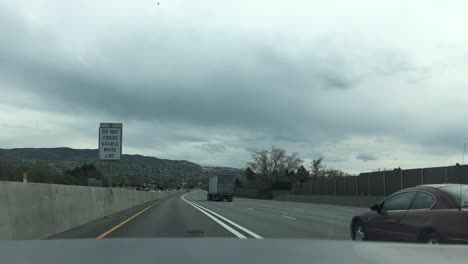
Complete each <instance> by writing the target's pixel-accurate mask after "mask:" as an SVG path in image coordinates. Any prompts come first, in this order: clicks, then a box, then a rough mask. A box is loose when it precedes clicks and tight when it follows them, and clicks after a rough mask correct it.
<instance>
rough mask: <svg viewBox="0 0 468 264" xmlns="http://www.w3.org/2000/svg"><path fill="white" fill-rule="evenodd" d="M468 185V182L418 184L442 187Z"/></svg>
mask: <svg viewBox="0 0 468 264" xmlns="http://www.w3.org/2000/svg"><path fill="white" fill-rule="evenodd" d="M460 185H461V186H468V184H459V183H442V184H422V185H418V186H417V187H432V188H436V189H439V188H442V187H450V186H460Z"/></svg>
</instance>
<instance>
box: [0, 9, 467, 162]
mask: <svg viewBox="0 0 468 264" xmlns="http://www.w3.org/2000/svg"><path fill="white" fill-rule="evenodd" d="M47 3H49V2H47ZM49 4H50V3H49ZM54 4H56V3H54ZM54 4H52V6H55V5H54ZM76 4H77V5H78V6H80V7H81V8H83V10H88V9H87V8H89V7H87V6H86V5H85V4H83V3H81V2H79V1H78V2H77V3H76ZM186 4H187V5H189V3H186ZM304 4H306V3H304ZM119 5H125V6H123V7H131V8H134V9H135V10H133V9H129V10H128V12H130V13H132V12H137V13H141V15H140V16H139V19H137V20H132V21H129V20H128V19H127V18H126V17H125V16H124V15H122V14H121V13H119V10H120V9H118V7H119ZM138 5H142V7H138ZM168 5H169V4H168ZM210 5H213V6H212V8H221V7H220V6H218V5H219V4H216V3H215V2H213V3H210ZM143 6H144V7H143ZM121 7H122V6H121ZM34 8H37V10H36V11H37V14H36V16H34V12H33V11H34ZM57 8H58V7H57ZM165 8H168V9H160V10H158V11H157V12H158V13H157V15H155V14H153V13H151V12H150V11H149V10H146V3H133V2H128V3H124V2H122V3H119V4H116V6H115V10H114V12H115V13H114V14H113V16H109V17H108V18H107V19H109V22H105V20H104V19H103V16H102V14H101V13H100V12H104V11H96V10H94V9H92V10H90V12H89V15H87V16H86V20H89V22H86V21H84V14H85V13H86V12H85V13H80V12H77V13H76V14H68V15H69V16H70V17H69V18H68V19H67V20H64V23H63V24H64V25H61V24H60V23H52V22H54V19H57V20H59V19H60V16H61V15H60V13H61V12H60V11H61V10H58V9H57V10H54V9H53V8H52V9H50V10H48V9H47V8H45V7H44V9H41V8H39V7H31V10H33V11H31V12H32V15H31V14H30V15H25V14H29V13H27V12H22V11H21V10H23V9H22V7H21V6H18V5H17V4H15V2H14V1H11V2H10V3H9V4H8V5H5V6H4V8H3V7H0V31H1V32H4V33H3V35H4V36H6V37H5V38H4V39H5V41H2V42H1V43H0V92H3V93H4V94H11V93H13V91H15V97H14V98H12V97H11V98H9V97H3V98H0V103H1V104H5V105H6V104H8V105H11V106H12V107H27V108H29V109H32V110H33V111H36V112H38V113H51V114H52V113H53V114H57V115H64V116H68V117H70V118H71V119H79V118H85V117H88V116H93V117H94V118H96V119H100V118H107V119H113V120H118V121H122V122H124V123H126V124H129V123H131V124H134V123H135V124H136V123H138V124H142V125H141V126H142V127H144V131H154V136H152V137H151V140H148V138H147V137H148V133H144V132H139V131H136V130H135V131H131V130H126V131H128V133H129V137H127V142H128V144H130V146H131V147H132V148H133V149H134V150H135V151H139V150H143V149H145V148H146V149H148V148H154V149H158V152H157V153H156V154H158V155H168V156H170V157H176V156H177V155H178V154H177V153H184V155H189V156H187V157H184V158H189V159H192V160H194V161H197V160H202V159H201V158H200V155H202V154H200V152H208V153H209V152H212V153H213V155H214V156H216V153H226V152H234V151H233V149H231V148H230V147H226V146H237V147H236V148H234V149H243V150H245V152H252V151H254V150H255V149H258V148H263V147H265V146H269V145H271V144H277V145H281V146H284V147H286V148H288V149H291V151H299V152H300V153H301V154H303V155H305V158H306V159H311V158H313V156H311V155H312V154H311V153H321V154H323V155H324V156H325V157H330V158H329V162H330V163H333V165H336V166H340V164H342V165H343V164H345V163H346V162H347V161H350V160H354V159H353V156H354V155H355V154H354V153H359V154H358V155H356V159H358V160H364V161H368V160H374V161H375V160H377V156H375V155H371V154H369V153H364V152H362V149H365V148H366V146H367V145H368V144H369V142H362V139H363V138H364V139H365V138H372V137H385V138H391V139H392V140H395V141H397V142H398V143H401V144H402V145H408V146H411V148H408V149H407V150H406V153H402V155H407V156H410V155H412V154H415V153H421V152H427V153H431V154H430V155H433V156H437V155H439V156H443V155H445V156H449V155H454V153H456V152H457V151H458V148H459V145H460V142H461V141H463V140H462V139H460V138H463V133H464V132H463V131H467V130H468V125H464V123H463V122H460V121H459V120H457V119H455V118H453V117H452V116H453V114H454V113H453V111H450V110H447V109H449V107H450V105H453V101H456V99H454V98H455V94H456V93H457V92H458V91H459V90H457V87H463V83H462V82H463V81H462V79H457V75H456V74H455V73H452V74H454V76H452V77H451V78H449V79H444V78H446V77H444V76H443V75H441V74H440V73H441V70H440V69H441V67H442V66H440V65H453V63H452V64H451V63H450V61H449V62H447V61H445V60H447V59H446V58H439V57H435V58H432V57H430V56H429V57H428V56H427V55H428V54H430V55H431V56H433V54H434V52H433V50H422V51H421V49H419V47H415V46H412V44H409V43H407V42H405V41H404V40H405V39H406V37H405V36H404V33H401V32H400V30H399V28H398V30H397V29H395V28H392V27H389V29H388V32H386V33H387V34H385V32H384V33H376V34H377V35H376V38H375V39H379V38H381V39H379V40H377V41H376V40H369V39H368V38H366V36H367V34H371V33H367V31H369V32H374V30H376V31H377V32H379V30H381V28H378V30H377V29H376V28H377V26H374V25H373V23H363V24H359V20H358V22H356V23H357V24H352V23H351V22H350V24H352V25H349V28H357V29H359V30H356V31H355V32H353V34H351V35H349V34H348V33H347V30H345V31H344V32H333V30H334V27H333V26H332V25H329V24H323V26H324V27H326V28H325V29H327V30H323V29H321V27H318V26H315V25H314V24H313V23H310V25H309V24H308V23H304V24H303V25H302V24H301V25H296V24H294V23H295V22H294V20H290V19H289V18H288V16H286V17H285V18H284V19H285V21H282V20H281V19H279V18H278V17H277V16H273V15H272V17H269V19H263V20H261V22H259V21H251V19H253V18H250V17H249V19H247V20H243V21H242V22H240V21H237V20H236V19H233V20H230V18H229V16H228V15H227V14H225V15H226V16H227V17H226V18H218V19H219V21H217V22H218V23H217V24H219V25H221V28H216V27H215V26H214V25H211V24H210V23H208V22H207V21H206V20H204V19H203V18H201V17H199V16H198V15H197V14H198V13H197V12H206V10H203V9H202V10H199V9H193V10H191V9H190V8H188V7H183V6H179V5H178V2H177V3H173V4H171V5H169V6H168V7H165ZM171 8H174V9H171ZM196 8H200V7H196ZM369 8H372V7H371V6H370V7H369ZM78 9H79V8H78ZM78 9H77V10H78ZM300 9H302V8H300ZM327 9H329V10H330V11H332V10H334V7H333V5H331V6H327ZM80 10H81V9H80ZM122 10H125V8H122ZM173 10H178V12H181V13H183V14H184V16H183V18H181V17H177V16H175V15H174V14H175V13H171V12H174V11H173ZM219 10H222V9H219ZM219 10H218V11H219ZM278 10H281V9H278ZM298 10H299V9H298ZM83 12H84V11H83ZM155 12H156V11H155ZM165 12H167V13H165ZM232 12H239V10H237V11H236V9H234V10H232ZM245 12H247V11H245ZM349 12H350V13H349V14H347V16H351V17H352V16H356V17H360V16H359V15H358V14H359V12H361V11H353V10H350V11H349ZM353 12H357V13H356V14H354V13H353ZM362 12H365V11H362ZM176 13H177V12H176ZM87 14H88V13H87ZM124 14H125V12H124ZM41 15H42V17H43V19H44V21H42V20H39V22H37V21H38V20H37V17H41ZM304 15H305V14H304ZM393 15H394V16H395V17H398V15H395V14H393ZM306 17H308V15H307V16H305V17H304V19H306ZM327 17H328V16H327V15H324V16H323V18H322V16H317V19H327ZM47 19H51V20H50V21H49V20H47ZM375 19H377V18H375ZM114 20H115V21H114ZM387 20H389V19H385V20H384V21H387ZM390 20H391V19H390ZM264 21H271V22H270V23H272V24H267V25H266V27H265V26H264V25H263V24H262V23H264ZM351 21H352V20H351ZM379 21H380V20H379ZM408 21H410V20H408ZM366 22H368V21H366ZM88 23H89V24H88ZM242 23H246V24H245V25H244V24H242ZM249 23H250V24H249ZM345 24H346V23H345ZM86 25H88V26H86ZM89 25H91V26H89ZM272 25H274V26H272ZM340 25H341V24H340ZM243 26H245V28H252V31H249V30H246V29H245V28H244V27H243ZM283 26H284V27H286V28H283ZM344 27H345V29H347V25H345V26H344ZM407 28H408V30H410V29H413V28H415V29H418V27H417V25H415V26H414V27H412V26H411V25H408V27H407ZM255 29H257V30H258V31H255ZM293 29H294V30H300V34H299V33H298V32H295V31H294V30H293ZM360 30H362V32H365V33H360ZM394 30H395V31H394ZM395 32H396V33H395ZM398 32H400V33H398ZM394 34H396V35H394ZM398 34H401V35H398ZM421 34H422V35H421V36H422V38H425V40H426V42H425V43H432V41H431V40H432V39H429V38H430V37H429V36H431V37H432V36H433V34H428V35H425V34H424V32H422V33H421ZM386 37H388V39H390V40H392V41H394V42H389V41H386V39H385V38H386ZM461 42H462V43H463V41H461ZM436 50H438V49H436ZM441 52H443V51H441ZM443 69H444V70H443V72H444V73H447V71H449V70H448V69H450V67H448V66H444V67H443ZM434 78H435V79H434ZM433 79H434V80H433ZM450 80H457V82H458V83H455V84H450ZM444 81H445V82H444ZM440 83H447V87H455V88H452V90H453V91H452V93H453V95H451V93H446V92H443V93H442V92H440V91H441V90H440V88H439V87H438V84H440ZM16 94H20V95H21V96H20V97H21V98H22V97H23V96H24V97H25V98H26V97H27V98H28V99H30V100H27V101H26V100H21V99H20V98H18V96H16ZM458 97H460V96H458ZM435 105H440V106H441V109H436V110H434V107H433V106H435ZM433 112H437V114H436V115H433ZM465 112H466V113H467V114H468V112H467V111H463V113H465ZM463 113H462V114H463ZM456 114H457V116H462V115H460V113H456ZM93 122H94V120H93ZM434 123H435V124H436V125H434ZM2 124H5V122H3V121H2ZM5 125H8V126H11V127H14V126H18V125H17V124H5ZM69 126H71V125H69ZM130 129H131V128H130ZM356 138H358V139H360V141H356ZM213 142H216V143H213ZM220 142H221V143H220ZM18 144H20V143H19V142H18ZM45 144H47V143H45ZM181 144H185V145H184V147H183V148H184V149H183V150H182V149H178V150H176V149H173V148H175V147H173V146H179V148H182V147H180V145H181ZM327 144H328V145H327ZM373 144H374V145H375V146H379V148H380V149H375V150H373V153H376V152H386V151H389V150H390V149H391V148H392V147H393V146H392V145H388V144H387V145H386V144H384V143H382V144H381V143H378V144H377V143H375V142H374V143H373ZM337 151H342V152H343V153H336V152H337ZM236 153H237V154H233V155H238V156H235V157H232V158H241V155H244V154H245V153H243V152H241V151H239V152H236ZM181 155H182V154H181ZM204 155H206V154H204ZM217 156H218V157H219V156H220V155H217ZM378 156H379V157H384V155H378ZM232 158H231V159H232ZM242 159H244V160H242V162H245V160H246V159H248V157H243V158H242ZM441 159H442V158H441ZM226 160H229V158H228V157H226ZM380 160H383V158H382V159H380ZM380 160H379V161H380ZM442 160H443V159H442ZM203 162H207V163H210V164H214V163H216V162H220V163H222V164H220V165H229V164H224V163H223V162H224V161H219V160H218V161H216V160H215V159H214V158H213V159H212V160H206V161H203ZM242 162H238V164H240V163H242ZM382 162H385V161H382ZM388 162H389V163H392V162H394V160H393V159H389V161H388ZM343 166H348V167H352V166H353V165H352V164H346V165H343Z"/></svg>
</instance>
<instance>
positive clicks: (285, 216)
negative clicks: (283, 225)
mask: <svg viewBox="0 0 468 264" xmlns="http://www.w3.org/2000/svg"><path fill="white" fill-rule="evenodd" d="M281 217H284V218H288V219H292V220H296V219H297V218H295V217H292V216H287V215H282V216H281Z"/></svg>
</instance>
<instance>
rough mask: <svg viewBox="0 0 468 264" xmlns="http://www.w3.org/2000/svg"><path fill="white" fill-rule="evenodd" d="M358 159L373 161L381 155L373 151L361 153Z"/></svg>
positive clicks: (357, 156)
mask: <svg viewBox="0 0 468 264" xmlns="http://www.w3.org/2000/svg"><path fill="white" fill-rule="evenodd" d="M356 159H358V160H362V161H373V160H378V159H379V157H378V156H377V155H375V154H373V153H364V152H363V153H359V154H357V155H356Z"/></svg>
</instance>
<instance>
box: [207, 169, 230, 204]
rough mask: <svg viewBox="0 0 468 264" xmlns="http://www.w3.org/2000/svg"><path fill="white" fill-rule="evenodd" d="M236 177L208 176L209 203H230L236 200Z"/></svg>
mask: <svg viewBox="0 0 468 264" xmlns="http://www.w3.org/2000/svg"><path fill="white" fill-rule="evenodd" d="M235 180H236V176H234V175H223V174H212V175H209V176H208V194H207V197H206V198H207V200H208V201H224V200H226V201H228V202H232V200H233V198H234V184H235V183H234V182H235Z"/></svg>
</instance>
